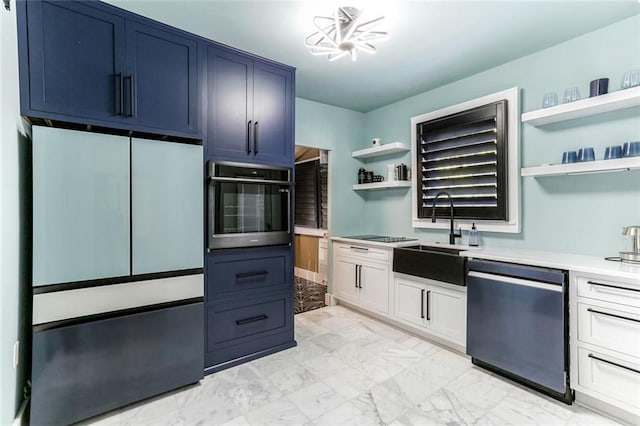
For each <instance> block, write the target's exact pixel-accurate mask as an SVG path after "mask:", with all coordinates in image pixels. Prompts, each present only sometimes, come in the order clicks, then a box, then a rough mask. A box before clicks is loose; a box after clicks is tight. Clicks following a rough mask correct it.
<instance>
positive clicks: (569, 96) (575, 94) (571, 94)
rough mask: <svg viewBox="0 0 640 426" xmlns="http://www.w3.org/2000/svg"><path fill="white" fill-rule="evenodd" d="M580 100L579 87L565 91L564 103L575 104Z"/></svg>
mask: <svg viewBox="0 0 640 426" xmlns="http://www.w3.org/2000/svg"><path fill="white" fill-rule="evenodd" d="M578 99H580V88H579V87H578V86H574V87H569V88H568V89H565V91H564V98H563V100H564V103H567V102H573V101H577V100H578Z"/></svg>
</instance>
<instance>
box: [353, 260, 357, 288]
mask: <svg viewBox="0 0 640 426" xmlns="http://www.w3.org/2000/svg"><path fill="white" fill-rule="evenodd" d="M354 269H355V270H356V279H355V280H353V284H354V285H355V286H356V288H358V265H354Z"/></svg>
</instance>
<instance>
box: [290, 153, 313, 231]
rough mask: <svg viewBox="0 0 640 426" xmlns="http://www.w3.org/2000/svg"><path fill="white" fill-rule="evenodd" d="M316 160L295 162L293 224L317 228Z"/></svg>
mask: <svg viewBox="0 0 640 426" xmlns="http://www.w3.org/2000/svg"><path fill="white" fill-rule="evenodd" d="M317 169H318V162H317V161H309V162H305V163H299V164H296V188H295V191H296V204H295V224H296V225H298V226H309V227H312V228H318V190H317V188H318V171H317Z"/></svg>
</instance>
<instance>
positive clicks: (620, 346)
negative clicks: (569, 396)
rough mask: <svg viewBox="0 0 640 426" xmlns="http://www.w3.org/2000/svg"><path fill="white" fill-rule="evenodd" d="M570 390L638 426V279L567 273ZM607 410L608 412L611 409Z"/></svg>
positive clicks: (639, 395)
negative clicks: (568, 279)
mask: <svg viewBox="0 0 640 426" xmlns="http://www.w3.org/2000/svg"><path fill="white" fill-rule="evenodd" d="M570 279H571V285H570V289H571V294H570V309H569V311H570V325H569V327H570V330H571V332H570V334H571V336H570V337H571V342H570V343H571V345H570V347H571V387H572V388H573V389H575V390H576V401H577V402H583V401H581V399H580V397H581V396H582V395H586V396H587V397H588V400H587V401H585V405H592V404H591V403H590V402H591V401H600V402H603V403H605V405H604V406H603V407H606V408H603V407H595V408H600V409H603V410H604V411H608V412H609V414H611V415H613V416H616V417H619V418H621V419H623V420H625V421H628V422H630V423H633V424H640V281H639V280H626V279H620V278H612V277H607V276H600V275H595V274H584V273H581V272H573V271H572V272H571V274H570ZM611 408H612V409H611Z"/></svg>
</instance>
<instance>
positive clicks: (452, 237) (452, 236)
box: [431, 191, 462, 244]
mask: <svg viewBox="0 0 640 426" xmlns="http://www.w3.org/2000/svg"><path fill="white" fill-rule="evenodd" d="M441 195H446V196H447V197H449V208H450V209H451V210H450V213H451V225H450V228H449V244H455V243H456V238H461V237H462V231H461V230H458V233H457V234H456V233H454V232H453V199H452V198H451V195H450V194H449V193H448V192H447V191H440V192H438V193H437V194H436V198H434V199H433V204H432V205H431V222H432V223H436V201H438V198H440V196H441Z"/></svg>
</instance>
